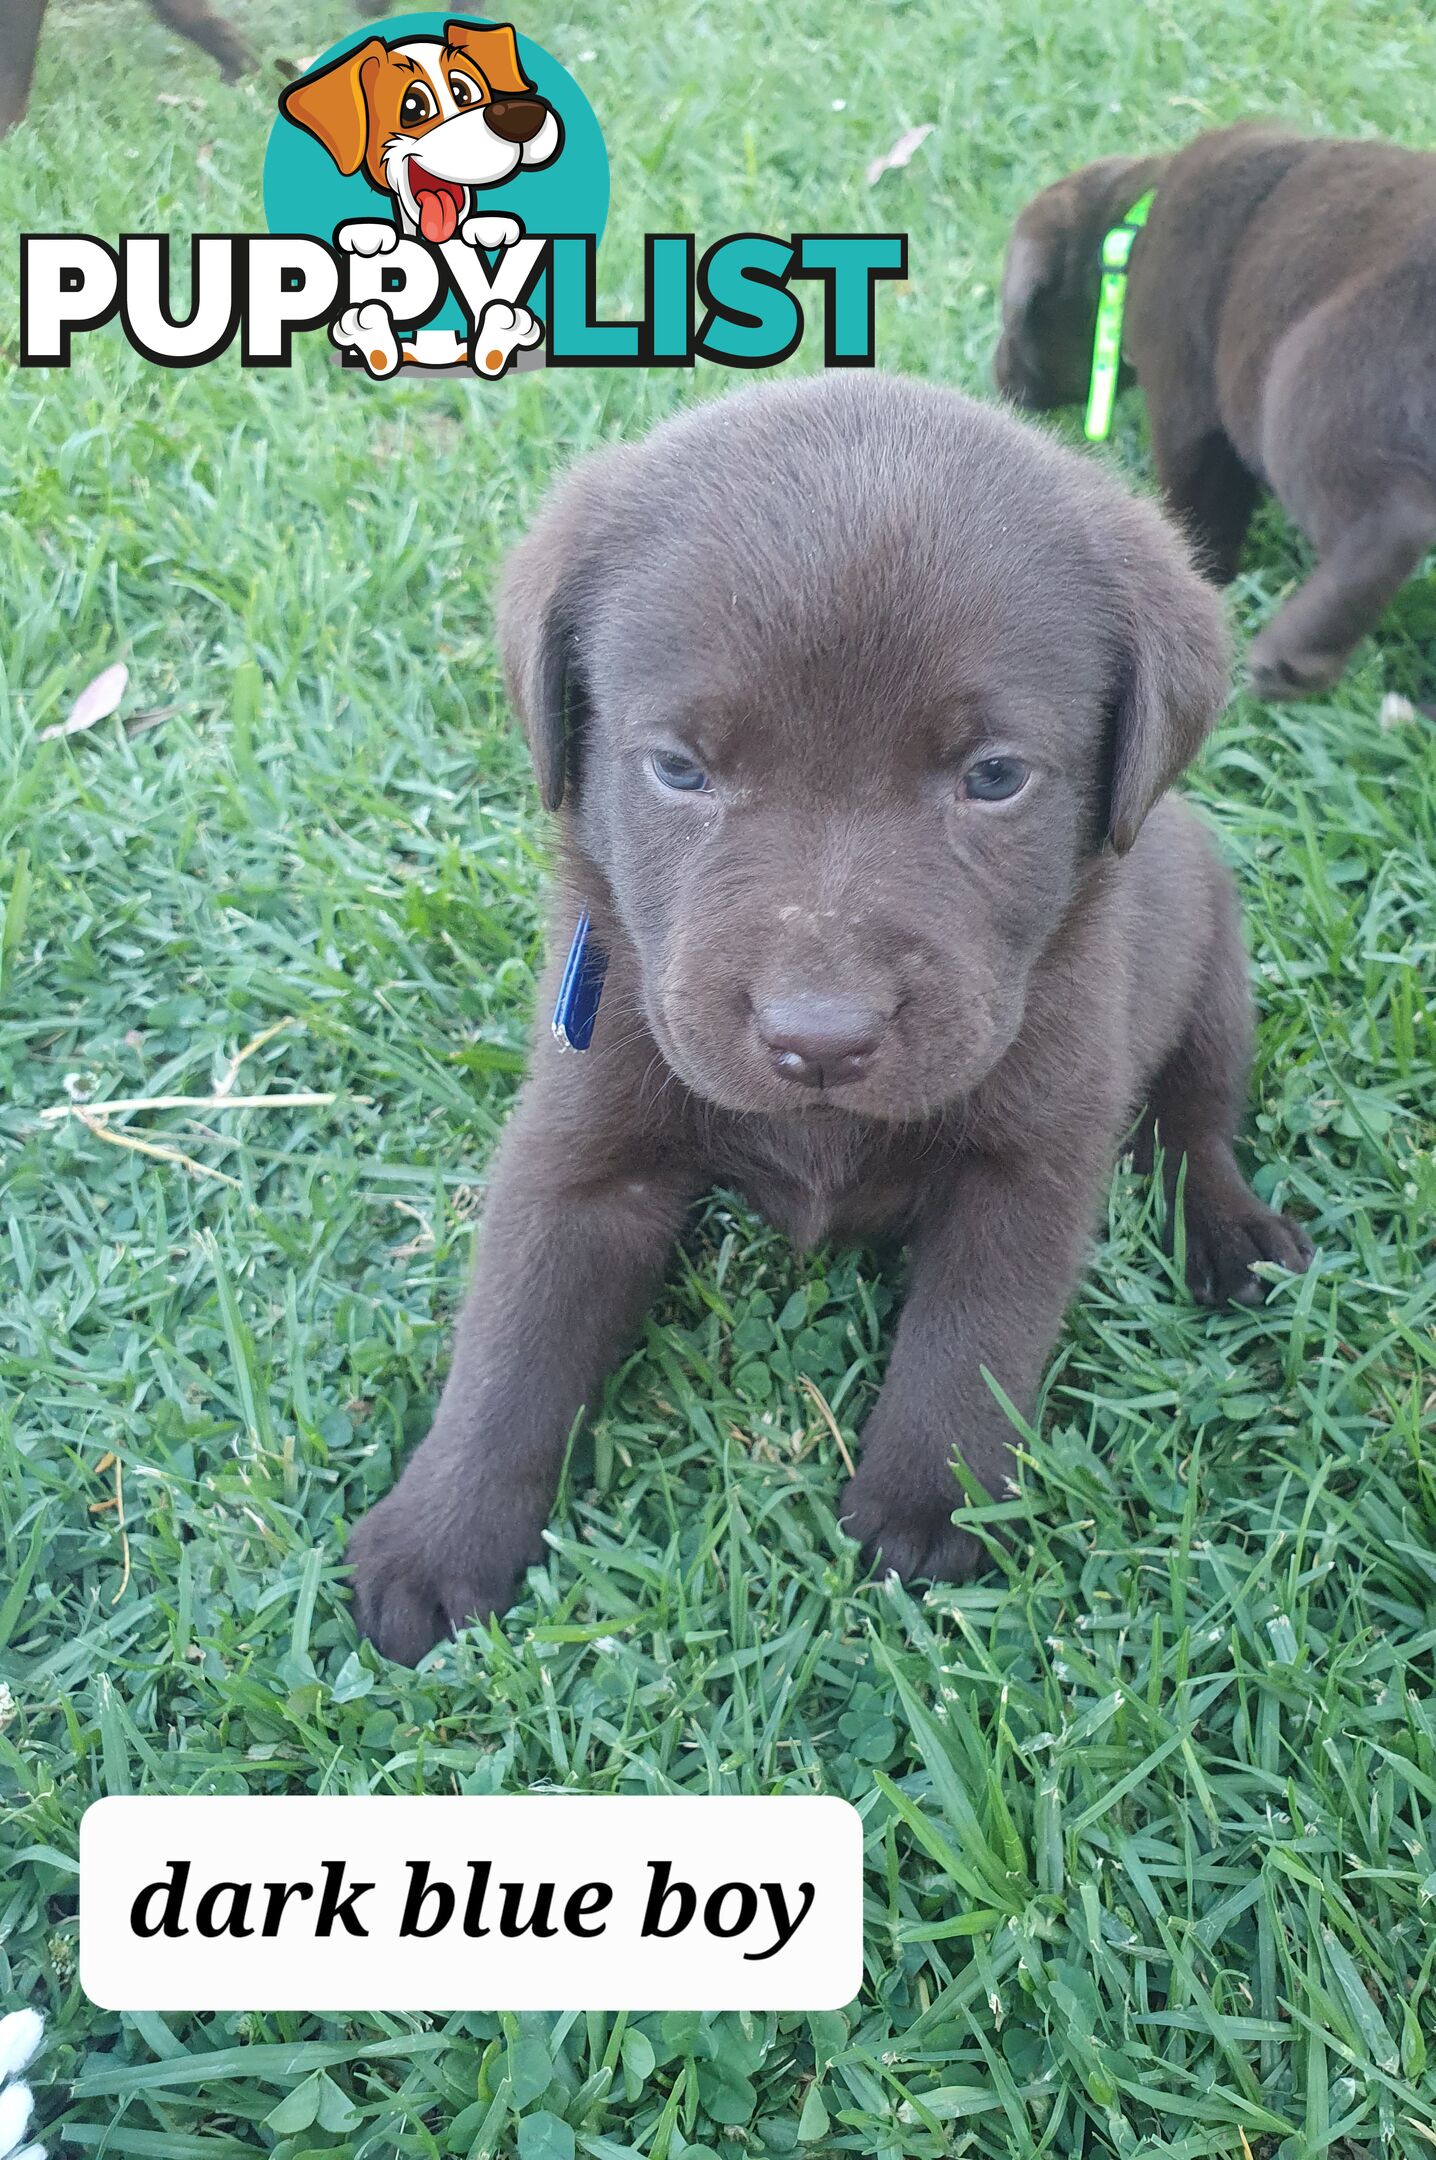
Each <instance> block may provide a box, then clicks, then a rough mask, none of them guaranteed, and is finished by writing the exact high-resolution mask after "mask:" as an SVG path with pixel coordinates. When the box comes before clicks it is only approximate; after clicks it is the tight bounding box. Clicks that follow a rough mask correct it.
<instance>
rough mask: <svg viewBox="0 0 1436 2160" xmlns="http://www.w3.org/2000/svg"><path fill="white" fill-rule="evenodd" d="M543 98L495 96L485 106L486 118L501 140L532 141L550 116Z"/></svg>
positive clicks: (509, 141) (513, 141)
mask: <svg viewBox="0 0 1436 2160" xmlns="http://www.w3.org/2000/svg"><path fill="white" fill-rule="evenodd" d="M548 111H549V109H548V107H547V105H545V103H544V101H543V99H542V98H495V99H494V101H493V102H492V103H491V104H489V105H486V106H485V107H484V118H485V120H486V121H487V122H488V124H489V126H490V127H491V128H492V130H493V132H494V134H495V135H497V136H498V138H499V140H500V142H506V143H526V142H532V141H533V139H534V137H535V135H537V133H538V131H539V129H540V128H541V127H542V126H543V124H544V122H545V120H547V118H548Z"/></svg>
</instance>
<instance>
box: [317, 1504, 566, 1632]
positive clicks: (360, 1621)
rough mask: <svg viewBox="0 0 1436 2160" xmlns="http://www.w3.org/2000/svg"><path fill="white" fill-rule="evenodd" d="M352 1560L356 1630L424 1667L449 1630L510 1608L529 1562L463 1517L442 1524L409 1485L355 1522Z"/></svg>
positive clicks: (349, 1553)
mask: <svg viewBox="0 0 1436 2160" xmlns="http://www.w3.org/2000/svg"><path fill="white" fill-rule="evenodd" d="M486 1547H487V1549H485V1548H486ZM345 1559H346V1560H347V1562H348V1565H349V1570H350V1574H351V1575H352V1577H353V1582H354V1624H355V1627H356V1628H357V1629H358V1631H359V1633H360V1634H361V1635H364V1636H367V1637H368V1639H369V1640H370V1642H372V1643H373V1645H374V1647H375V1649H376V1650H378V1651H379V1652H380V1653H381V1654H382V1655H383V1656H384V1657H387V1658H393V1660H394V1662H395V1663H396V1664H398V1665H417V1664H418V1662H419V1660H420V1658H421V1657H423V1655H424V1653H425V1651H426V1650H432V1649H433V1647H434V1645H435V1643H437V1642H442V1641H443V1640H444V1637H445V1636H446V1635H453V1634H455V1633H457V1631H458V1630H459V1629H460V1628H463V1627H465V1626H467V1625H468V1623H469V1622H470V1621H472V1620H480V1621H482V1620H487V1619H489V1618H490V1617H491V1616H492V1615H493V1614H494V1613H496V1612H506V1611H507V1610H508V1608H509V1606H510V1605H511V1604H512V1603H513V1601H514V1594H515V1591H516V1589H517V1585H518V1579H519V1575H520V1573H521V1570H522V1566H523V1564H524V1562H523V1560H522V1559H521V1557H520V1556H518V1555H513V1556H511V1557H509V1558H506V1557H505V1556H504V1551H503V1548H502V1544H501V1543H498V1544H496V1543H495V1542H494V1541H489V1540H484V1539H483V1538H482V1537H480V1536H478V1535H474V1534H472V1526H468V1525H466V1524H465V1523H464V1522H463V1520H462V1518H460V1517H459V1516H457V1515H454V1516H451V1517H449V1518H448V1519H447V1520H445V1521H443V1522H441V1523H439V1524H437V1525H436V1523H435V1520H434V1512H433V1510H432V1509H431V1508H430V1507H429V1506H427V1505H416V1504H415V1503H414V1501H412V1500H411V1498H410V1495H409V1494H408V1493H407V1492H405V1490H404V1489H403V1487H402V1486H396V1487H395V1489H394V1491H393V1492H391V1493H390V1494H389V1496H388V1498H387V1499H385V1500H381V1501H380V1502H379V1504H378V1506H377V1507H374V1508H371V1509H370V1510H369V1513H368V1514H367V1515H365V1516H363V1517H362V1518H361V1520H360V1521H359V1522H357V1523H356V1524H355V1525H354V1528H353V1530H352V1531H351V1532H350V1534H349V1544H348V1548H347V1550H346V1553H345Z"/></svg>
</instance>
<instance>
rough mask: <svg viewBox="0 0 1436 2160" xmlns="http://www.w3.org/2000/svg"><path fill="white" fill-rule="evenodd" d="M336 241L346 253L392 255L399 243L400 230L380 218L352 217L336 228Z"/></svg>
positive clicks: (337, 245)
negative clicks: (345, 223) (346, 222)
mask: <svg viewBox="0 0 1436 2160" xmlns="http://www.w3.org/2000/svg"><path fill="white" fill-rule="evenodd" d="M334 243H335V245H336V247H339V248H341V249H342V250H343V252H344V253H345V254H346V255H391V254H392V253H393V251H394V249H395V248H396V247H397V246H398V245H399V230H398V227H397V226H395V225H386V224H384V222H383V221H382V220H381V219H379V218H351V219H350V221H349V223H348V224H347V225H340V226H339V227H338V228H337V229H336V231H335V234H334Z"/></svg>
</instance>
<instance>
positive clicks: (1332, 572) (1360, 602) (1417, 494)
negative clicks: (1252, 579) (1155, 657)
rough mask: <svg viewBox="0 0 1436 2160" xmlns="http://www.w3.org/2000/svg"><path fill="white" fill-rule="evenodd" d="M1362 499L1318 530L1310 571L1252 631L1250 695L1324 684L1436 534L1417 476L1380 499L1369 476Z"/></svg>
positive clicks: (1427, 495) (1300, 691) (1431, 500)
mask: <svg viewBox="0 0 1436 2160" xmlns="http://www.w3.org/2000/svg"><path fill="white" fill-rule="evenodd" d="M1369 499H1370V500H1371V504H1372V507H1371V508H1370V509H1369V510H1365V511H1363V512H1361V513H1360V514H1358V515H1356V516H1354V517H1353V518H1352V519H1351V520H1350V522H1348V523H1346V524H1344V525H1342V526H1340V527H1338V528H1337V529H1336V531H1335V532H1333V533H1332V534H1330V535H1329V536H1327V537H1324V538H1323V540H1322V541H1321V543H1320V560H1319V561H1318V563H1317V566H1316V568H1315V570H1314V571H1313V572H1312V574H1311V576H1310V577H1309V578H1308V579H1307V581H1306V583H1305V584H1304V585H1302V586H1300V587H1299V588H1298V589H1297V591H1296V592H1294V593H1293V594H1292V596H1291V598H1290V599H1289V600H1288V601H1287V602H1286V603H1285V605H1284V606H1282V607H1280V608H1279V609H1278V610H1277V612H1276V614H1275V615H1274V616H1273V617H1272V619H1271V621H1270V622H1269V623H1268V624H1267V626H1266V628H1265V629H1264V630H1262V631H1261V632H1260V633H1259V634H1258V635H1257V637H1256V638H1254V639H1253V641H1252V647H1251V651H1250V653H1249V654H1248V656H1247V667H1248V671H1249V673H1250V676H1251V685H1252V690H1253V692H1254V694H1255V695H1256V696H1257V697H1259V698H1263V699H1265V700H1267V701H1268V702H1269V703H1274V702H1276V701H1277V700H1279V699H1281V698H1291V697H1308V696H1311V695H1312V694H1314V693H1315V692H1317V691H1320V690H1326V689H1329V688H1330V686H1331V685H1332V683H1334V682H1335V681H1336V679H1337V677H1338V676H1339V675H1340V674H1341V672H1342V670H1343V669H1344V668H1345V666H1346V663H1347V661H1348V660H1349V659H1350V658H1351V655H1352V651H1353V649H1354V648H1355V646H1356V644H1357V643H1358V641H1359V640H1360V639H1361V638H1363V637H1364V636H1365V635H1366V633H1367V631H1368V630H1371V629H1374V627H1375V625H1376V621H1377V618H1378V617H1379V616H1380V614H1381V611H1382V609H1383V608H1384V607H1386V606H1387V604H1388V602H1389V601H1391V600H1393V599H1394V598H1395V596H1396V594H1397V593H1398V592H1399V591H1400V589H1401V587H1402V586H1403V585H1404V584H1405V583H1406V580H1407V579H1408V578H1409V577H1410V576H1411V575H1412V573H1413V571H1415V570H1416V569H1417V568H1418V566H1419V565H1420V562H1421V558H1422V556H1423V555H1424V554H1425V553H1426V551H1427V549H1428V548H1429V547H1431V546H1432V544H1433V542H1436V492H1433V491H1432V490H1431V489H1429V488H1427V487H1425V486H1422V485H1419V484H1417V485H1413V486H1409V487H1398V488H1396V489H1389V488H1388V489H1387V490H1386V491H1385V493H1384V499H1383V488H1382V482H1381V481H1380V480H1379V479H1378V478H1375V477H1373V480H1372V487H1371V496H1370V498H1369Z"/></svg>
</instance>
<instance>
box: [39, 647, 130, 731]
mask: <svg viewBox="0 0 1436 2160" xmlns="http://www.w3.org/2000/svg"><path fill="white" fill-rule="evenodd" d="M129 680H130V671H129V669H128V668H127V667H126V666H125V665H124V664H123V662H122V661H117V662H116V663H115V665H114V666H113V667H107V668H106V669H105V670H104V672H103V673H102V674H99V675H97V676H96V677H95V679H94V681H93V682H87V683H86V685H85V687H84V689H83V690H82V691H81V692H80V695H79V696H78V697H77V698H76V700H75V702H74V704H73V705H72V706H71V707H70V710H69V714H68V716H67V717H66V718H65V719H64V720H61V721H58V722H57V723H56V725H55V726H54V727H47V728H41V730H40V740H41V742H53V741H54V739H55V737H56V736H57V735H81V734H83V733H84V731H85V729H86V728H92V727H94V726H95V725H96V724H97V723H98V722H99V721H101V720H108V719H109V717H110V714H111V713H112V712H117V711H118V710H119V704H120V700H121V698H122V697H123V696H124V694H125V691H126V688H127V687H128V685H129Z"/></svg>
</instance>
